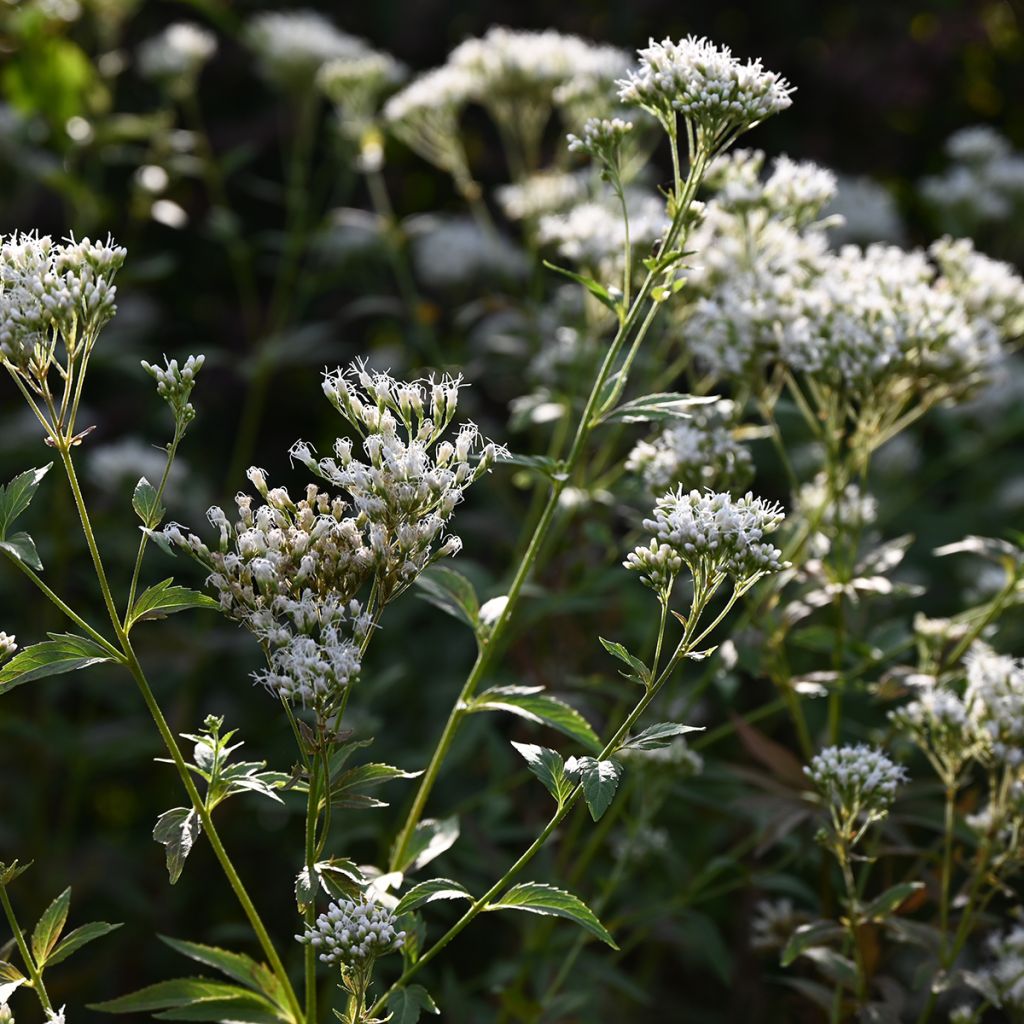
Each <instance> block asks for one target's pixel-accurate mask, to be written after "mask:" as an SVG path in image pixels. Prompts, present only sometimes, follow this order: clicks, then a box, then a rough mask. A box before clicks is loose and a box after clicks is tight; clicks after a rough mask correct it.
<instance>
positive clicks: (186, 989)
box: [89, 978, 282, 1024]
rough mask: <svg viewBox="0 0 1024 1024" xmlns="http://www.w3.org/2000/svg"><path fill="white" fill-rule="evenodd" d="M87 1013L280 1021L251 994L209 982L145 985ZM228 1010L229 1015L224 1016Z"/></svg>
mask: <svg viewBox="0 0 1024 1024" xmlns="http://www.w3.org/2000/svg"><path fill="white" fill-rule="evenodd" d="M226 1004H227V1005H226ZM89 1009H90V1010H101V1011H103V1012H105V1013H152V1012H154V1011H164V1012H163V1013H160V1014H159V1016H160V1018H161V1019H163V1020H215V1021H221V1020H224V1021H247V1022H251V1024H270V1022H274V1021H279V1020H281V1019H282V1018H281V1015H280V1013H279V1012H277V1011H276V1010H275V1009H274V1007H273V1006H272V1004H271V1003H269V1002H268V1001H267V1000H265V999H263V998H262V997H260V996H258V995H256V994H255V993H254V992H250V991H248V990H247V989H244V988H239V987H238V986H237V985H229V984H227V983H226V982H223V981H212V980H211V979H209V978H174V979H172V980H169V981H158V982H157V983H156V984H155V985H147V986H146V988H142V989H139V990H138V991H137V992H131V993H129V994H128V995H124V996H119V997H118V998H117V999H110V1000H107V1001H106V1002H104V1003H93V1004H92V1005H91V1006H90V1007H89ZM229 1009H230V1010H231V1012H230V1013H229V1012H226V1011H227V1010H229ZM211 1014H213V1016H211ZM243 1014H244V1015H243Z"/></svg>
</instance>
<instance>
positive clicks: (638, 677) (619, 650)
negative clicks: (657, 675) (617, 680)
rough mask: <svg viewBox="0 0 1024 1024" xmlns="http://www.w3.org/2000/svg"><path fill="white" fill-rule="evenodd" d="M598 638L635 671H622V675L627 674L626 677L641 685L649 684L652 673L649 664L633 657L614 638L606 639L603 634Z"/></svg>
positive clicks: (614, 655)
mask: <svg viewBox="0 0 1024 1024" xmlns="http://www.w3.org/2000/svg"><path fill="white" fill-rule="evenodd" d="M598 640H600V641H601V646H602V647H603V648H604V649H605V650H606V651H607V652H608V653H609V654H610V655H611V656H612V657H613V658H618V659H619V661H621V662H622V663H623V664H625V665H628V666H629V667H630V668H631V669H632V670H633V671H632V673H628V672H622V673H621V675H623V676H625V677H626V679H629V680H631V681H632V682H634V683H639V684H640V685H641V686H649V685H650V682H651V673H650V670H649V669H648V668H647V666H646V665H645V664H644V663H643V662H642V661H641V660H640V659H639V658H635V657H633V655H632V654H630V653H629V651H627V650H626V648H625V647H623V646H622V644H617V643H615V642H613V641H612V640H605V638H604V637H603V636H599V637H598Z"/></svg>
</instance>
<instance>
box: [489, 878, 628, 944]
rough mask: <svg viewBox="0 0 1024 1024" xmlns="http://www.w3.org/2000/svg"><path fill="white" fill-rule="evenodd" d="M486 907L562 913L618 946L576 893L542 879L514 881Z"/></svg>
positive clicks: (532, 912) (550, 915)
mask: <svg viewBox="0 0 1024 1024" xmlns="http://www.w3.org/2000/svg"><path fill="white" fill-rule="evenodd" d="M486 909H487V910H525V911H527V912H528V913H531V914H543V915H545V916H548V917H564V918H567V919H568V920H570V921H575V922H576V923H577V924H578V925H580V926H582V927H583V928H586V930H587V931H588V932H590V933H591V934H592V935H596V936H597V937H598V938H599V939H600V940H601V941H602V942H606V943H607V944H608V945H609V946H611V947H612V949H618V948H619V947H618V946H617V945H616V944H615V940H614V939H613V938H612V937H611V935H610V934H609V933H608V930H607V929H606V928H605V927H604V925H603V924H601V922H600V921H599V920H598V919H597V917H596V915H595V914H594V912H593V911H592V910H591V909H590V907H588V906H587V905H586V904H585V903H584V902H583V901H582V900H581V899H580V898H579V897H578V896H574V895H573V894H572V893H571V892H566V891H565V890H564V889H556V888H555V887H554V886H553V885H545V884H544V883H543V882H522V883H520V884H519V885H514V886H512V888H511V889H509V891H508V892H507V893H505V895H504V896H502V897H501V899H499V900H498V901H497V902H496V903H492V904H491V905H490V906H488V907H487V908H486Z"/></svg>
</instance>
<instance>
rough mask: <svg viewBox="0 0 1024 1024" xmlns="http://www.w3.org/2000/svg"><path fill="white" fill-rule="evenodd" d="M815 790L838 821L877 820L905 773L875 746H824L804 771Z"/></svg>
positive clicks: (905, 778)
mask: <svg viewBox="0 0 1024 1024" xmlns="http://www.w3.org/2000/svg"><path fill="white" fill-rule="evenodd" d="M804 772H805V773H806V774H807V775H808V776H809V777H810V779H811V781H812V782H813V783H814V786H815V788H816V789H817V790H818V792H819V793H821V795H822V796H823V797H825V799H826V800H827V801H828V803H829V805H830V806H831V807H832V808H833V809H834V811H835V812H837V813H838V815H839V818H840V820H842V821H845V822H849V823H851V824H852V823H853V822H855V821H857V820H867V821H871V820H876V819H878V818H880V817H884V816H885V814H886V813H887V812H888V810H889V807H890V806H891V805H892V802H893V800H894V799H895V796H896V789H897V787H899V786H901V785H902V784H903V783H905V782H906V781H907V773H906V771H905V770H904V768H903V767H902V766H900V765H897V764H895V763H893V761H891V760H890V759H889V757H887V756H886V755H885V754H884V753H883V752H882V751H881V750H879V749H878V748H877V747H869V746H867V745H866V744H863V743H859V744H857V745H856V746H845V747H826V748H825V749H824V750H822V751H821V753H819V754H816V755H815V757H814V758H813V759H812V761H811V763H810V766H809V767H806V768H804Z"/></svg>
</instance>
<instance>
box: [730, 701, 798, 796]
mask: <svg viewBox="0 0 1024 1024" xmlns="http://www.w3.org/2000/svg"><path fill="white" fill-rule="evenodd" d="M729 717H730V719H731V720H732V724H733V726H734V728H735V729H736V735H737V736H738V737H739V739H740V742H741V743H742V744H743V746H744V747H745V748H746V751H747V753H748V754H750V756H751V757H752V758H754V760H755V761H758V762H759V763H760V764H762V765H764V766H765V767H766V768H767V769H768V770H769V771H770V772H771V773H772V774H773V775H774V776H775V777H776V778H778V779H780V780H782V781H783V782H785V783H787V784H789V785H791V786H793V787H795V788H797V789H806V788H807V787H808V782H807V777H806V775H804V769H803V765H801V764H800V761H799V760H798V759H797V758H796V756H795V755H794V754H792V753H791V752H790V751H789V750H787V749H786V748H785V747H784V746H782V744H781V743H776V742H775V740H773V739H769V738H768V737H767V736H766V735H765V734H764V733H763V732H761V731H760V730H759V729H755V728H754V727H753V726H752V725H751V724H750V723H749V722H747V721H745V720H744V719H742V718H740V716H739V715H736V714H730V716H729Z"/></svg>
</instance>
